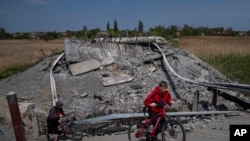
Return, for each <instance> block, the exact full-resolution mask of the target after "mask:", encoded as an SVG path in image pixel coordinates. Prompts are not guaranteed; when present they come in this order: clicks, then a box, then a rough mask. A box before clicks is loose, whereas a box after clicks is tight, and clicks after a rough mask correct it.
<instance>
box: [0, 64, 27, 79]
mask: <svg viewBox="0 0 250 141" xmlns="http://www.w3.org/2000/svg"><path fill="white" fill-rule="evenodd" d="M31 66H32V65H22V66H17V67H13V68H10V69H7V70H5V71H2V72H0V80H2V79H4V78H7V77H9V76H12V75H14V74H17V73H20V72H23V71H25V70H27V69H28V68H29V67H31Z"/></svg>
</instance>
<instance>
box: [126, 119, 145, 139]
mask: <svg viewBox="0 0 250 141" xmlns="http://www.w3.org/2000/svg"><path fill="white" fill-rule="evenodd" d="M128 139H129V141H147V140H146V135H145V129H143V128H141V126H140V122H133V123H132V124H131V125H130V127H129V129H128Z"/></svg>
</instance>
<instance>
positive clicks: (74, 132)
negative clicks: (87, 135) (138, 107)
mask: <svg viewBox="0 0 250 141" xmlns="http://www.w3.org/2000/svg"><path fill="white" fill-rule="evenodd" d="M68 131H69V134H68V136H69V137H70V138H71V139H72V140H73V141H80V140H82V131H81V128H80V127H79V126H78V125H77V124H75V123H71V124H70V125H69V130H68Z"/></svg>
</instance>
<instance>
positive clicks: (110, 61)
mask: <svg viewBox="0 0 250 141" xmlns="http://www.w3.org/2000/svg"><path fill="white" fill-rule="evenodd" d="M114 62H115V60H114V58H113V57H104V58H103V60H102V62H101V65H102V66H107V65H111V64H113V63H114Z"/></svg>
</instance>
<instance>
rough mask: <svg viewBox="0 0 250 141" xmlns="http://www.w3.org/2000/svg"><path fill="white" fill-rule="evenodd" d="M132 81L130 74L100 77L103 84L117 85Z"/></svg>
mask: <svg viewBox="0 0 250 141" xmlns="http://www.w3.org/2000/svg"><path fill="white" fill-rule="evenodd" d="M130 81H133V77H131V76H115V77H105V78H103V79H102V84H103V86H111V85H117V84H121V83H126V82H130Z"/></svg>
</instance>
